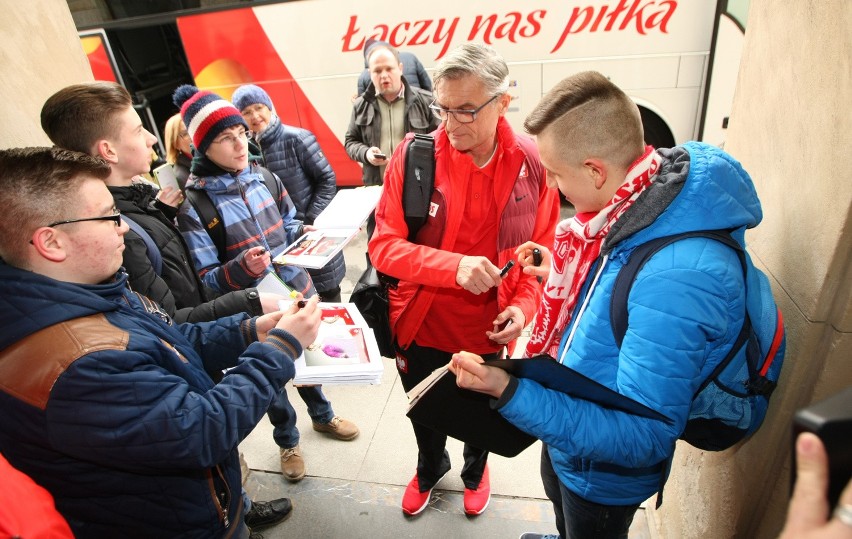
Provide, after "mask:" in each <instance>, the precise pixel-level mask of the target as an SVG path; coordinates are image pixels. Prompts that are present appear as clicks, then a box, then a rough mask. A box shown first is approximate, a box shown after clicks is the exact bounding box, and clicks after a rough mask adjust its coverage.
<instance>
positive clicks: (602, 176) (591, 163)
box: [583, 158, 609, 190]
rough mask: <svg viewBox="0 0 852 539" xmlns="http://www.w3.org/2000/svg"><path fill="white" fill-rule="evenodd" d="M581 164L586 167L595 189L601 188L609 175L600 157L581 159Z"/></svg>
mask: <svg viewBox="0 0 852 539" xmlns="http://www.w3.org/2000/svg"><path fill="white" fill-rule="evenodd" d="M583 166H584V167H585V168H586V171H587V172H588V174H589V177H590V178H591V179H592V181H593V182H594V184H595V189H598V190H601V189H603V186H604V184H606V180H607V177H608V175H609V169H607V166H606V163H604V162H603V161H601V160H600V159H595V158H591V159H586V160H585V161H583Z"/></svg>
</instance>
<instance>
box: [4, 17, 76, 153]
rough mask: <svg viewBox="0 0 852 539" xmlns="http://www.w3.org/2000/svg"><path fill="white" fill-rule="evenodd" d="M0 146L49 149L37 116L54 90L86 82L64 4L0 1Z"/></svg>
mask: <svg viewBox="0 0 852 539" xmlns="http://www.w3.org/2000/svg"><path fill="white" fill-rule="evenodd" d="M0 13H2V14H3V16H2V17H0V42H2V43H3V46H2V48H0V102H2V103H3V106H2V107H0V148H10V147H15V146H44V145H50V140H49V139H48V138H47V135H45V134H44V132H43V131H42V130H41V125H40V123H39V113H40V112H41V106H42V105H43V104H44V102H45V100H46V99H47V98H48V97H50V96H51V95H52V94H53V93H54V92H56V91H57V90H59V89H61V88H63V87H65V86H67V85H69V84H74V83H77V82H83V81H87V80H92V71H91V69H90V68H89V62H88V61H87V60H86V56H85V55H84V54H83V49H82V47H81V46H80V40H79V39H78V37H77V29H76V28H75V27H74V21H73V20H72V19H71V13H70V12H69V11H68V5H67V4H66V3H65V0H32V1H30V2H21V1H20V0H0Z"/></svg>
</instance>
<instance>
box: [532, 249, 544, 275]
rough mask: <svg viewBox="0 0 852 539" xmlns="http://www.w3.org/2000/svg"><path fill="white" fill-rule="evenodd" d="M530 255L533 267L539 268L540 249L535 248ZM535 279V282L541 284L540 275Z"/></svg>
mask: <svg viewBox="0 0 852 539" xmlns="http://www.w3.org/2000/svg"><path fill="white" fill-rule="evenodd" d="M532 255H533V266H535V267H538V266H541V249H539V248H538V247H536V248H535V249H533V252H532ZM535 279H536V281H538V282H539V283H541V280H542V279H541V275H539V276H537V277H536V278H535Z"/></svg>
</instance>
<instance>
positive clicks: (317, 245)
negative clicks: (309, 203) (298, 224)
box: [272, 228, 358, 269]
mask: <svg viewBox="0 0 852 539" xmlns="http://www.w3.org/2000/svg"><path fill="white" fill-rule="evenodd" d="M357 233H358V229H357V228H354V229H349V230H347V229H329V230H325V229H323V230H313V231H311V232H306V233H305V234H303V235H302V236H301V237H299V239H297V240H296V241H294V242H293V243H292V244H291V245H289V246H288V247H287V248H286V249H285V250H284V251H283V252H282V253H281V254H279V255H278V256H276V257H275V258H274V259H272V262H273V263H275V264H292V265H294V266H301V267H303V268H314V269H317V268H321V267H323V266H325V265H326V264H328V263H329V262H330V261H331V259H332V258H333V257H334V255H336V254H337V253H339V252H340V251H341V250H342V249H343V247H344V246H345V245H346V244H347V243H349V241H350V240H351V239H352V238H354V237H355V235H356V234H357Z"/></svg>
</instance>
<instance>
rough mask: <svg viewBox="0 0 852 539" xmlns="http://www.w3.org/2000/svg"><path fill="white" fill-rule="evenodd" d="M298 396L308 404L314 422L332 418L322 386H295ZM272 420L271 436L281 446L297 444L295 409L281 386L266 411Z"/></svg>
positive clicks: (287, 446)
mask: <svg viewBox="0 0 852 539" xmlns="http://www.w3.org/2000/svg"><path fill="white" fill-rule="evenodd" d="M296 391H298V392H299V396H300V397H302V400H303V401H305V404H307V405H308V415H310V416H311V420H312V421H313V422H314V423H328V422H329V421H331V420H332V419H333V418H334V410H332V409H331V403H330V402H329V401H328V399H327V398H325V395H323V393H322V386H307V387H297V388H296ZM267 415H268V416H269V421H271V422H272V426H273V427H274V429H273V430H272V438H273V439H274V440H275V443H276V444H278V445H279V446H280V447H283V448H285V449H286V448H290V447H296V446H297V445H299V429H297V428H296V410H295V409H293V405H292V404H290V399H288V398H287V390H286V389H284V388H283V387H282V388H281V391H279V392H278V396H277V397H275V400H273V401H272V404H271V405H270V406H269V410H268V411H267Z"/></svg>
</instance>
